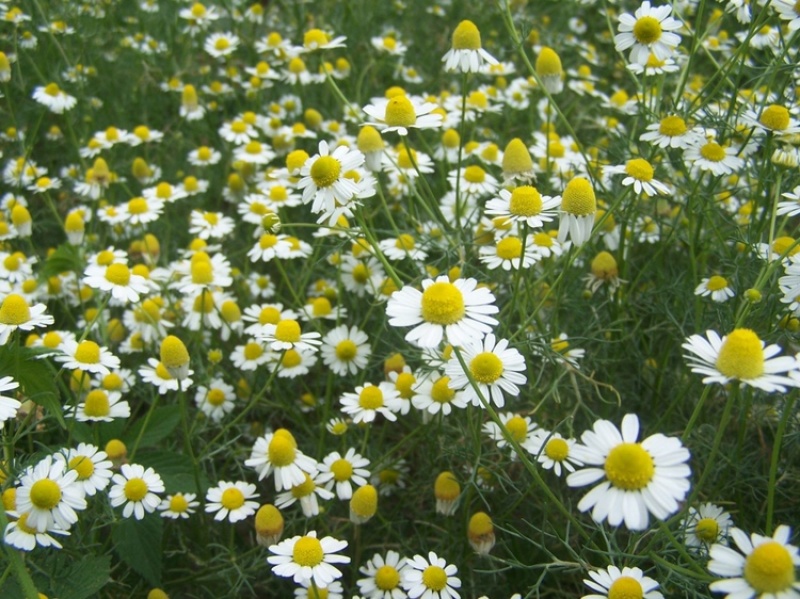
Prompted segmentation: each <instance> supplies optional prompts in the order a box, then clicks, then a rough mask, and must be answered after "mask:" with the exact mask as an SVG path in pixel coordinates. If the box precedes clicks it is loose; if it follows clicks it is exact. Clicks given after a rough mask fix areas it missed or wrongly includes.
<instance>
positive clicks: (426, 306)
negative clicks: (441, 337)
mask: <svg viewBox="0 0 800 599" xmlns="http://www.w3.org/2000/svg"><path fill="white" fill-rule="evenodd" d="M421 304H422V306H421V307H422V318H423V319H425V321H426V322H430V323H433V324H438V325H449V324H453V323H456V322H458V321H459V320H461V319H462V318H463V317H464V314H465V306H464V296H463V295H462V293H461V291H460V290H459V289H458V287H456V286H455V285H453V284H452V283H447V282H444V281H442V282H438V283H433V284H432V285H430V286H429V287H428V288H427V289H426V290H425V291H424V292H423V293H422V302H421Z"/></svg>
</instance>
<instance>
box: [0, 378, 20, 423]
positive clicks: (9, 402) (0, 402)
mask: <svg viewBox="0 0 800 599" xmlns="http://www.w3.org/2000/svg"><path fill="white" fill-rule="evenodd" d="M18 387H19V383H18V382H17V381H15V380H14V378H13V377H10V376H4V377H3V378H0V393H4V392H6V391H11V390H12V389H16V388H18ZM21 405H22V404H21V403H20V402H19V401H17V400H16V399H15V398H13V397H5V396H3V395H0V430H3V426H4V425H5V421H6V420H11V419H12V418H14V417H15V416H16V415H17V410H19V408H20V406H21Z"/></svg>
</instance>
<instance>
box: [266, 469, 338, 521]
mask: <svg viewBox="0 0 800 599" xmlns="http://www.w3.org/2000/svg"><path fill="white" fill-rule="evenodd" d="M304 476H305V480H304V481H303V482H302V483H300V484H299V485H294V486H293V487H292V488H290V489H288V490H287V491H284V492H283V493H278V495H277V497H275V507H279V508H281V509H283V508H285V507H289V506H290V505H293V504H294V503H296V502H298V501H299V502H300V509H302V510H303V515H304V516H305V517H306V518H313V517H314V516H319V499H324V500H326V501H328V500H330V499H333V498H334V494H333V493H331V492H330V491H328V490H327V489H326V488H325V487H323V486H322V485H320V484H319V481H318V479H319V473H317V474H315V475H314V476H309V475H308V474H305V475H304ZM318 498H319V499H318Z"/></svg>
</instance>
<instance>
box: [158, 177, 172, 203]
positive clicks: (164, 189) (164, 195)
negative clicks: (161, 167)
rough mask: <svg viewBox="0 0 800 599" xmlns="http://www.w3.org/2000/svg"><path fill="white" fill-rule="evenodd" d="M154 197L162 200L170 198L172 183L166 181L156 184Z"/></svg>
mask: <svg viewBox="0 0 800 599" xmlns="http://www.w3.org/2000/svg"><path fill="white" fill-rule="evenodd" d="M156 197H157V198H159V199H162V200H168V199H170V198H171V197H172V185H170V184H169V183H167V182H166V181H162V182H161V183H159V184H158V185H156Z"/></svg>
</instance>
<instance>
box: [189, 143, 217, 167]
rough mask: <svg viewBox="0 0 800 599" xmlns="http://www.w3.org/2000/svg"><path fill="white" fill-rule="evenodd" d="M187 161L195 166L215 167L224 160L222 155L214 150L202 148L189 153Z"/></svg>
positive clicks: (206, 147)
mask: <svg viewBox="0 0 800 599" xmlns="http://www.w3.org/2000/svg"><path fill="white" fill-rule="evenodd" d="M187 159H188V160H189V164H192V165H194V166H213V165H215V164H217V163H218V162H219V161H220V160H221V159H222V154H221V153H220V152H219V151H218V150H215V149H214V148H210V147H208V146H200V147H199V148H197V149H196V150H192V151H191V152H189V155H188V157H187Z"/></svg>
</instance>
